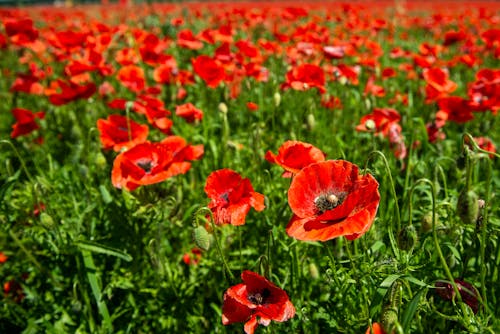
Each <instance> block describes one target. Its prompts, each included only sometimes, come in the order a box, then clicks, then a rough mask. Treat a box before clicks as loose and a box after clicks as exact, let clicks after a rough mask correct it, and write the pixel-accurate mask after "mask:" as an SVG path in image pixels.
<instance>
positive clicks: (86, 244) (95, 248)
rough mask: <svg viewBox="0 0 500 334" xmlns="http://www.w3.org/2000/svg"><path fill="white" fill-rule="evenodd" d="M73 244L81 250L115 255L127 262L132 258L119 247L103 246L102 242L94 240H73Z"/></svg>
mask: <svg viewBox="0 0 500 334" xmlns="http://www.w3.org/2000/svg"><path fill="white" fill-rule="evenodd" d="M75 245H76V246H77V247H78V248H80V249H81V250H86V251H90V252H93V253H100V254H106V255H110V256H116V257H118V258H120V259H122V260H125V261H127V262H130V261H132V260H133V258H132V256H130V255H129V254H127V253H124V252H122V251H121V250H119V249H116V248H113V247H109V246H105V245H102V244H98V243H96V242H92V241H83V240H81V241H77V242H75Z"/></svg>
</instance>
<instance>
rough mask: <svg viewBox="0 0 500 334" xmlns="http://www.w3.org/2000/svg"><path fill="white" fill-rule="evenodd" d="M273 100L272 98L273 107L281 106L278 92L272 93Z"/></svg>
mask: <svg viewBox="0 0 500 334" xmlns="http://www.w3.org/2000/svg"><path fill="white" fill-rule="evenodd" d="M273 98H274V105H275V106H276V107H279V105H280V104H281V94H280V93H279V92H276V93H274V96H273Z"/></svg>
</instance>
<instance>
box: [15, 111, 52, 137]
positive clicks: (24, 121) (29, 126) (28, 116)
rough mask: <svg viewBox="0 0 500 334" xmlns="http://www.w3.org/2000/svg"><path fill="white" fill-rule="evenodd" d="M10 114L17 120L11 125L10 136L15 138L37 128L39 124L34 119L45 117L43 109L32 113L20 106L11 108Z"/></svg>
mask: <svg viewBox="0 0 500 334" xmlns="http://www.w3.org/2000/svg"><path fill="white" fill-rule="evenodd" d="M12 115H14V118H15V119H16V121H17V122H16V123H15V124H14V125H12V132H11V134H10V136H11V138H17V137H19V136H23V135H26V134H29V133H31V132H33V131H35V130H37V129H39V128H40V125H38V123H37V122H35V119H37V118H38V119H43V118H44V117H45V113H44V112H43V111H40V112H36V113H34V112H32V111H30V110H27V109H22V108H14V109H12Z"/></svg>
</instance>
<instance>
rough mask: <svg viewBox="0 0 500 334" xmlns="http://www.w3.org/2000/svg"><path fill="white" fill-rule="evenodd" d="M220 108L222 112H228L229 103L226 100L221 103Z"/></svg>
mask: <svg viewBox="0 0 500 334" xmlns="http://www.w3.org/2000/svg"><path fill="white" fill-rule="evenodd" d="M218 109H219V111H220V112H221V113H223V114H227V105H226V104H225V103H224V102H221V103H219V106H218Z"/></svg>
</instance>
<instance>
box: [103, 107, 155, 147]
mask: <svg viewBox="0 0 500 334" xmlns="http://www.w3.org/2000/svg"><path fill="white" fill-rule="evenodd" d="M97 128H98V129H99V132H100V133H101V136H100V139H101V143H102V147H103V148H104V149H105V150H107V149H111V148H112V149H113V150H114V151H115V152H119V151H121V150H122V149H129V148H131V147H133V146H135V145H137V144H140V143H143V142H145V141H146V138H147V137H148V133H149V128H148V126H147V125H141V124H139V123H136V122H134V121H133V120H131V119H129V118H127V117H126V116H121V115H109V116H108V119H99V120H97Z"/></svg>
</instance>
